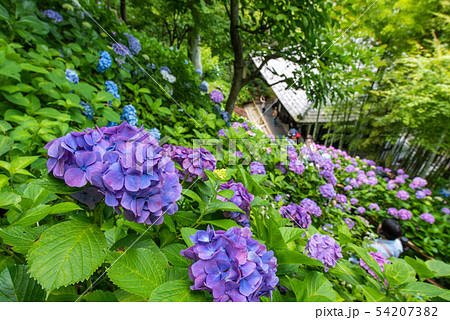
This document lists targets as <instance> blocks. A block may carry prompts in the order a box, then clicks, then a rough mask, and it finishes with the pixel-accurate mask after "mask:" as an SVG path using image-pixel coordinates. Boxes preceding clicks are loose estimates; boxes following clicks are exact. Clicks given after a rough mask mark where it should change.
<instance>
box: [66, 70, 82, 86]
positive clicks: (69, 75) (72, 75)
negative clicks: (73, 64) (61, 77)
mask: <svg viewBox="0 0 450 320" xmlns="http://www.w3.org/2000/svg"><path fill="white" fill-rule="evenodd" d="M66 79H67V80H69V81H70V82H72V83H75V84H77V83H78V82H80V78H79V77H78V73H77V72H76V71H75V70H72V69H66Z"/></svg>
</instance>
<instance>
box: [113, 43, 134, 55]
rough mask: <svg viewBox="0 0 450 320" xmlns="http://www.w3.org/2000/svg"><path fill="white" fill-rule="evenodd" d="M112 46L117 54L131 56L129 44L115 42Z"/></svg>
mask: <svg viewBox="0 0 450 320" xmlns="http://www.w3.org/2000/svg"><path fill="white" fill-rule="evenodd" d="M112 48H113V50H114V52H115V53H116V54H118V55H119V56H123V57H126V56H127V55H129V56H131V52H130V49H128V48H127V46H126V45H124V44H122V43H114V44H113V45H112Z"/></svg>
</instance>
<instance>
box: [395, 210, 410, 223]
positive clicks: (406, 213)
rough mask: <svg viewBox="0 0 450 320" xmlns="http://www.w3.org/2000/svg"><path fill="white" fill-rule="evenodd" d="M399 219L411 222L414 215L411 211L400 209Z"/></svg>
mask: <svg viewBox="0 0 450 320" xmlns="http://www.w3.org/2000/svg"><path fill="white" fill-rule="evenodd" d="M398 217H399V218H400V219H402V220H410V219H411V218H412V214H411V212H410V211H409V210H406V209H400V210H398Z"/></svg>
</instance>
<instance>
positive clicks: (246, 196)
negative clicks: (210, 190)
mask: <svg viewBox="0 0 450 320" xmlns="http://www.w3.org/2000/svg"><path fill="white" fill-rule="evenodd" d="M221 190H233V191H234V195H233V196H232V197H231V199H227V198H225V197H222V196H221V195H217V199H218V200H221V201H224V202H226V201H231V202H233V203H234V204H235V205H236V206H238V207H239V209H241V210H242V211H244V212H238V211H225V212H224V216H225V217H226V218H229V219H232V220H234V221H236V223H237V224H239V225H241V226H244V227H249V226H250V207H251V202H252V201H253V200H254V199H255V196H254V195H252V194H251V193H249V192H248V190H247V188H245V187H244V185H243V184H242V183H241V182H238V183H235V182H234V181H233V180H230V181H228V182H227V183H224V184H222V185H221V186H220V188H219V190H218V191H219V192H220V191H221Z"/></svg>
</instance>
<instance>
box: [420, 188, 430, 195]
mask: <svg viewBox="0 0 450 320" xmlns="http://www.w3.org/2000/svg"><path fill="white" fill-rule="evenodd" d="M422 191H423V193H425V196H431V190H430V189H428V188H425V189H423V190H422Z"/></svg>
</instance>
